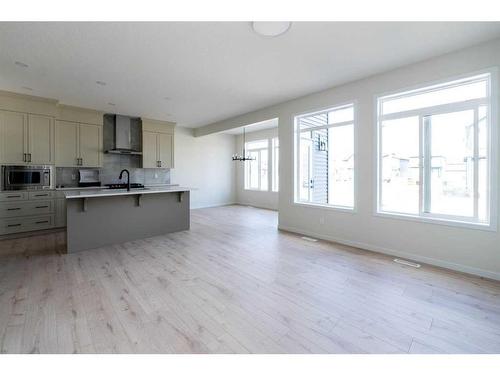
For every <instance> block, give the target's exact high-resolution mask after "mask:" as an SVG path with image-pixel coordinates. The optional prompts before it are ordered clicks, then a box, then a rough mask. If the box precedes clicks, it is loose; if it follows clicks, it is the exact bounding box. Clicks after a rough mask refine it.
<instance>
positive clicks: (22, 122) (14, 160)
mask: <svg viewBox="0 0 500 375" xmlns="http://www.w3.org/2000/svg"><path fill="white" fill-rule="evenodd" d="M26 117H27V116H26V114H25V113H18V112H9V111H1V112H0V142H1V144H0V161H1V163H2V164H25V163H26V160H27V158H26V149H27V145H26V138H27V126H26V122H27V119H26Z"/></svg>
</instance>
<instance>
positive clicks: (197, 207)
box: [190, 202, 238, 210]
mask: <svg viewBox="0 0 500 375" xmlns="http://www.w3.org/2000/svg"><path fill="white" fill-rule="evenodd" d="M235 204H238V203H236V202H227V203H216V204H207V205H204V206H196V207H191V208H190V209H191V210H198V209H200V208H212V207H224V206H232V205H235Z"/></svg>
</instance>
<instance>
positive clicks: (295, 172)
mask: <svg viewBox="0 0 500 375" xmlns="http://www.w3.org/2000/svg"><path fill="white" fill-rule="evenodd" d="M349 106H352V107H353V121H346V122H339V123H335V124H332V125H328V126H318V127H315V128H314V130H316V129H323V128H331V127H336V126H344V125H348V124H353V128H354V134H353V136H354V150H353V155H354V171H353V180H354V181H353V182H354V192H353V194H354V199H353V206H352V207H347V206H339V205H333V204H321V203H313V202H304V201H301V200H299V199H298V194H299V191H300V188H299V183H300V181H299V176H300V170H299V169H300V165H299V151H300V150H299V147H300V137H299V136H298V134H300V133H301V131H300V129H299V123H298V119H299V118H300V117H303V116H311V115H315V114H319V113H323V112H325V111H328V110H331V109H340V108H342V107H349ZM292 120H293V124H294V126H293V176H294V179H293V186H294V188H293V190H294V191H293V198H292V205H294V206H297V207H308V208H317V209H324V210H330V211H338V212H344V213H357V212H358V163H359V161H358V101H357V100H356V99H353V100H348V101H345V102H342V103H338V104H333V105H329V106H327V107H322V108H316V109H313V110H309V111H304V112H298V113H294V114H292Z"/></svg>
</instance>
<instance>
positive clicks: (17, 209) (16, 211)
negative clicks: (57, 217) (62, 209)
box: [0, 200, 54, 218]
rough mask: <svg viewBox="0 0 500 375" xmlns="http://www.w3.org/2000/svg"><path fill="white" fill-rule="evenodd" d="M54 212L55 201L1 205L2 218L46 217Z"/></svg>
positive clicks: (0, 215) (0, 213) (0, 214)
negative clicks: (45, 215)
mask: <svg viewBox="0 0 500 375" xmlns="http://www.w3.org/2000/svg"><path fill="white" fill-rule="evenodd" d="M53 212H54V201H53V200H52V201H42V200H39V201H38V200H35V201H25V202H9V203H1V204H0V217H1V218H7V217H18V216H28V215H44V214H50V213H53Z"/></svg>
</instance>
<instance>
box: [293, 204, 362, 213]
mask: <svg viewBox="0 0 500 375" xmlns="http://www.w3.org/2000/svg"><path fill="white" fill-rule="evenodd" d="M293 204H294V206H299V207H309V208H319V209H324V210H330V211H339V212H347V213H356V209H355V208H354V207H343V206H334V205H330V204H318V203H306V202H293Z"/></svg>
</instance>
